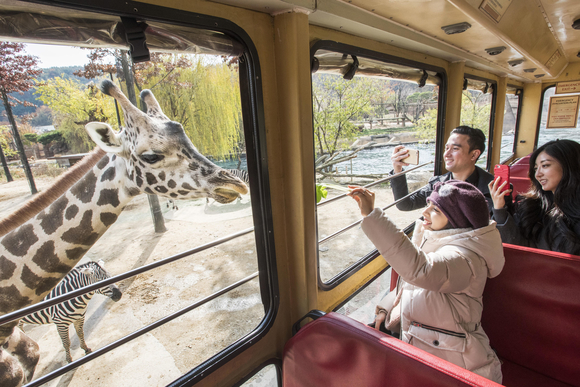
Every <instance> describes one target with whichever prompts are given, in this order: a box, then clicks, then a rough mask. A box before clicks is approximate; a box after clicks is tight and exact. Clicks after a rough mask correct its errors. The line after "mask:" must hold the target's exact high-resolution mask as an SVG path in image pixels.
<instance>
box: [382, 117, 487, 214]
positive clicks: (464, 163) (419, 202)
mask: <svg viewBox="0 0 580 387" xmlns="http://www.w3.org/2000/svg"><path fill="white" fill-rule="evenodd" d="M484 151H485V134H483V132H482V131H481V130H479V129H474V128H471V127H469V126H458V127H457V128H455V129H453V131H451V135H450V136H449V139H448V140H447V144H445V153H444V154H443V159H444V161H445V168H446V169H447V170H448V171H449V172H447V173H446V174H444V175H440V176H434V177H432V178H431V179H429V182H428V183H427V185H426V186H424V187H423V188H421V189H420V190H419V191H418V192H416V193H414V194H412V195H411V196H409V197H408V198H407V199H405V200H403V201H402V202H400V203H399V204H397V208H398V209H399V210H401V211H413V210H416V209H418V208H423V207H425V206H426V205H427V198H428V197H429V195H431V192H433V186H434V185H435V183H437V182H444V181H447V180H451V179H455V180H462V181H466V182H468V183H471V184H473V185H474V186H476V187H477V188H478V189H479V190H480V191H481V192H482V193H483V196H485V199H486V200H487V206H488V208H489V212H490V213H493V201H492V200H491V195H490V193H489V187H488V186H487V185H488V184H489V182H490V181H492V180H493V175H491V174H490V173H488V172H486V171H484V170H483V169H481V168H479V167H476V166H475V163H476V162H477V159H478V158H479V156H480V155H481V154H482V153H483V152H484ZM408 152H409V151H408V150H407V148H405V146H403V145H399V146H396V147H395V149H394V150H393V155H392V156H391V160H392V161H393V172H394V173H399V172H401V171H402V170H403V167H404V166H408V165H409V164H407V163H403V162H401V160H402V159H404V158H405V157H407V156H408V155H409V154H408ZM391 187H392V188H393V195H394V196H395V200H398V199H400V198H402V197H404V196H406V195H408V194H409V188H408V187H407V178H406V176H405V175H402V176H398V177H395V178H393V179H391Z"/></svg>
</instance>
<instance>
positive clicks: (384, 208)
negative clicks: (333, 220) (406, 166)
mask: <svg viewBox="0 0 580 387" xmlns="http://www.w3.org/2000/svg"><path fill="white" fill-rule="evenodd" d="M375 184H376V183H375ZM365 187H368V186H365ZM420 190H421V188H419V189H418V190H416V191H413V192H411V193H409V194H407V195H405V196H403V197H402V198H400V199H399V200H396V201H394V202H392V203H391V204H389V205H388V206H386V207H383V211H384V210H386V209H388V208H391V207H392V206H394V205H397V204H399V203H400V202H402V201H403V200H405V199H407V198H408V197H409V196H411V195H413V194H414V193H416V192H419V191H420ZM362 221H363V219H360V220H357V221H356V222H354V223H351V224H349V225H348V226H346V227H344V228H342V229H340V230H338V231H337V232H335V233H333V234H330V235H328V236H327V237H324V238H322V239H320V240H319V241H318V244H321V243H324V242H326V241H327V240H329V239H331V238H334V237H335V236H337V235H340V234H342V233H343V232H345V231H348V230H350V229H351V228H353V227H354V226H356V225H357V224H359V223H361V222H362Z"/></svg>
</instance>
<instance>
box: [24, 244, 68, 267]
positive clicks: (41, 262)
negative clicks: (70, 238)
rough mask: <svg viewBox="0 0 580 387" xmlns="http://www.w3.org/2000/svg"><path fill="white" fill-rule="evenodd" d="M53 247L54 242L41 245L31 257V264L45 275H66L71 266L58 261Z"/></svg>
mask: <svg viewBox="0 0 580 387" xmlns="http://www.w3.org/2000/svg"><path fill="white" fill-rule="evenodd" d="M54 247H55V245H54V241H47V242H45V243H43V245H42V246H40V248H39V249H38V250H37V251H36V254H34V256H33V257H32V262H34V263H36V264H37V265H38V267H40V268H41V269H42V270H44V271H45V272H47V273H61V274H63V273H64V274H66V273H68V272H69V271H70V269H71V266H70V265H66V264H64V263H62V262H61V261H60V259H59V258H58V255H56V251H55V248H54Z"/></svg>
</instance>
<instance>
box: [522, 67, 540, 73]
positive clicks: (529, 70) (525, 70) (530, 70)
mask: <svg viewBox="0 0 580 387" xmlns="http://www.w3.org/2000/svg"><path fill="white" fill-rule="evenodd" d="M536 70H537V69H536V68H535V67H533V68H531V69H524V73H533V72H534V71H536Z"/></svg>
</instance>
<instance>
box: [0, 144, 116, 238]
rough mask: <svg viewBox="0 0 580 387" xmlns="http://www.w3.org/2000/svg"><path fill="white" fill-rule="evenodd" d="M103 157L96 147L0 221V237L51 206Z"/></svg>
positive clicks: (101, 151)
mask: <svg viewBox="0 0 580 387" xmlns="http://www.w3.org/2000/svg"><path fill="white" fill-rule="evenodd" d="M104 155H105V151H104V150H102V149H101V148H99V147H97V148H95V149H94V150H93V151H91V153H89V154H88V155H87V156H85V157H83V159H82V160H81V161H80V162H78V163H76V164H75V165H73V166H72V167H71V168H70V169H69V170H68V171H66V172H65V173H63V174H62V175H61V176H60V177H59V178H58V179H56V180H55V182H54V183H53V184H52V185H51V186H50V187H48V188H47V189H46V190H44V191H42V192H40V193H39V194H37V195H36V196H34V198H32V199H31V200H29V201H28V202H27V203H26V204H25V205H24V206H22V207H20V208H19V209H18V210H16V211H14V212H13V213H11V214H10V215H8V216H7V217H5V218H4V219H2V220H1V221H0V236H2V235H6V234H8V233H9V232H10V231H12V230H14V229H15V228H16V227H19V226H22V225H23V224H24V223H26V222H27V221H28V220H30V219H31V218H32V217H33V216H35V215H36V214H38V213H39V212H40V211H42V210H44V209H45V208H46V207H48V206H49V205H51V204H52V202H54V201H55V200H56V199H58V198H59V197H60V196H62V194H64V193H65V192H66V191H67V190H68V189H69V188H70V187H71V186H72V185H73V184H74V183H76V182H77V181H78V180H79V179H80V178H81V177H83V176H84V175H85V174H86V173H87V172H88V171H89V169H91V168H93V167H94V166H95V164H96V163H97V161H99V160H100V159H101V158H103V156H104Z"/></svg>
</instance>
